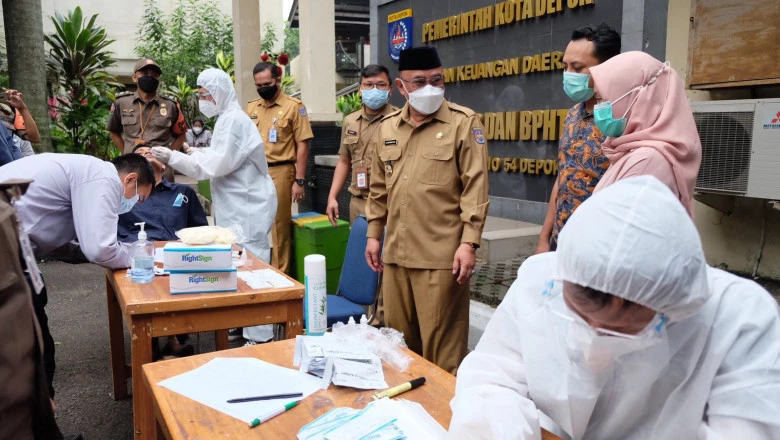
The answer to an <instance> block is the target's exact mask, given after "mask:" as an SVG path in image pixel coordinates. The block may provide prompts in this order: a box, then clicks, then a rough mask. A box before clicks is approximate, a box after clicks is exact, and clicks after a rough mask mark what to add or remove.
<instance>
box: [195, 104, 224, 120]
mask: <svg viewBox="0 0 780 440" xmlns="http://www.w3.org/2000/svg"><path fill="white" fill-rule="evenodd" d="M198 108H199V109H200V112H201V113H203V114H204V115H205V116H206V117H207V118H213V117H215V116H217V115H218V114H219V110H217V104H216V103H214V101H208V100H206V99H201V100H200V101H198Z"/></svg>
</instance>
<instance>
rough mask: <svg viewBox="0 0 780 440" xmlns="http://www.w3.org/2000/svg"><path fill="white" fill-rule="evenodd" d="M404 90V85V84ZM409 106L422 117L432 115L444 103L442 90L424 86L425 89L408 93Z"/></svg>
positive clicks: (427, 85) (428, 85)
mask: <svg viewBox="0 0 780 440" xmlns="http://www.w3.org/2000/svg"><path fill="white" fill-rule="evenodd" d="M404 90H406V84H404ZM406 92H407V93H409V105H411V106H412V108H414V109H415V110H417V111H418V112H420V113H422V114H424V115H432V114H434V113H436V111H437V110H439V107H441V104H442V103H443V102H444V89H442V88H440V87H434V86H432V85H430V84H426V85H425V87H423V88H421V89H417V90H415V91H414V92H411V93H410V92H409V91H408V90H406Z"/></svg>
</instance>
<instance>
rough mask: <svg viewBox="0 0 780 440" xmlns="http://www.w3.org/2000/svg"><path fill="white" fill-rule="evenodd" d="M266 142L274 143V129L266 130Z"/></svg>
mask: <svg viewBox="0 0 780 440" xmlns="http://www.w3.org/2000/svg"><path fill="white" fill-rule="evenodd" d="M268 142H276V129H275V128H272V129H270V130H268Z"/></svg>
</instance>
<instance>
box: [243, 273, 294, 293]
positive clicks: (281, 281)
mask: <svg viewBox="0 0 780 440" xmlns="http://www.w3.org/2000/svg"><path fill="white" fill-rule="evenodd" d="M238 278H240V279H242V280H244V281H245V282H246V283H247V284H249V287H251V288H253V289H273V288H284V287H293V286H294V285H295V284H293V283H292V281H290V280H288V279H287V278H285V277H284V276H282V275H280V274H278V273H276V272H275V271H274V270H273V269H257V270H253V271H240V272H238Z"/></svg>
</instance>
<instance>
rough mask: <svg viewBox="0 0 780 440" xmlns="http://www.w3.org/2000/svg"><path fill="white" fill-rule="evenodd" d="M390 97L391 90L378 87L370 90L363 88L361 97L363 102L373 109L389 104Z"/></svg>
mask: <svg viewBox="0 0 780 440" xmlns="http://www.w3.org/2000/svg"><path fill="white" fill-rule="evenodd" d="M389 97H390V91H389V90H379V89H377V88H376V87H374V88H373V89H370V90H361V91H360V99H362V100H363V104H365V105H366V107H368V108H370V109H372V110H379V109H380V108H382V106H384V105H385V104H387V99H388V98H389Z"/></svg>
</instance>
